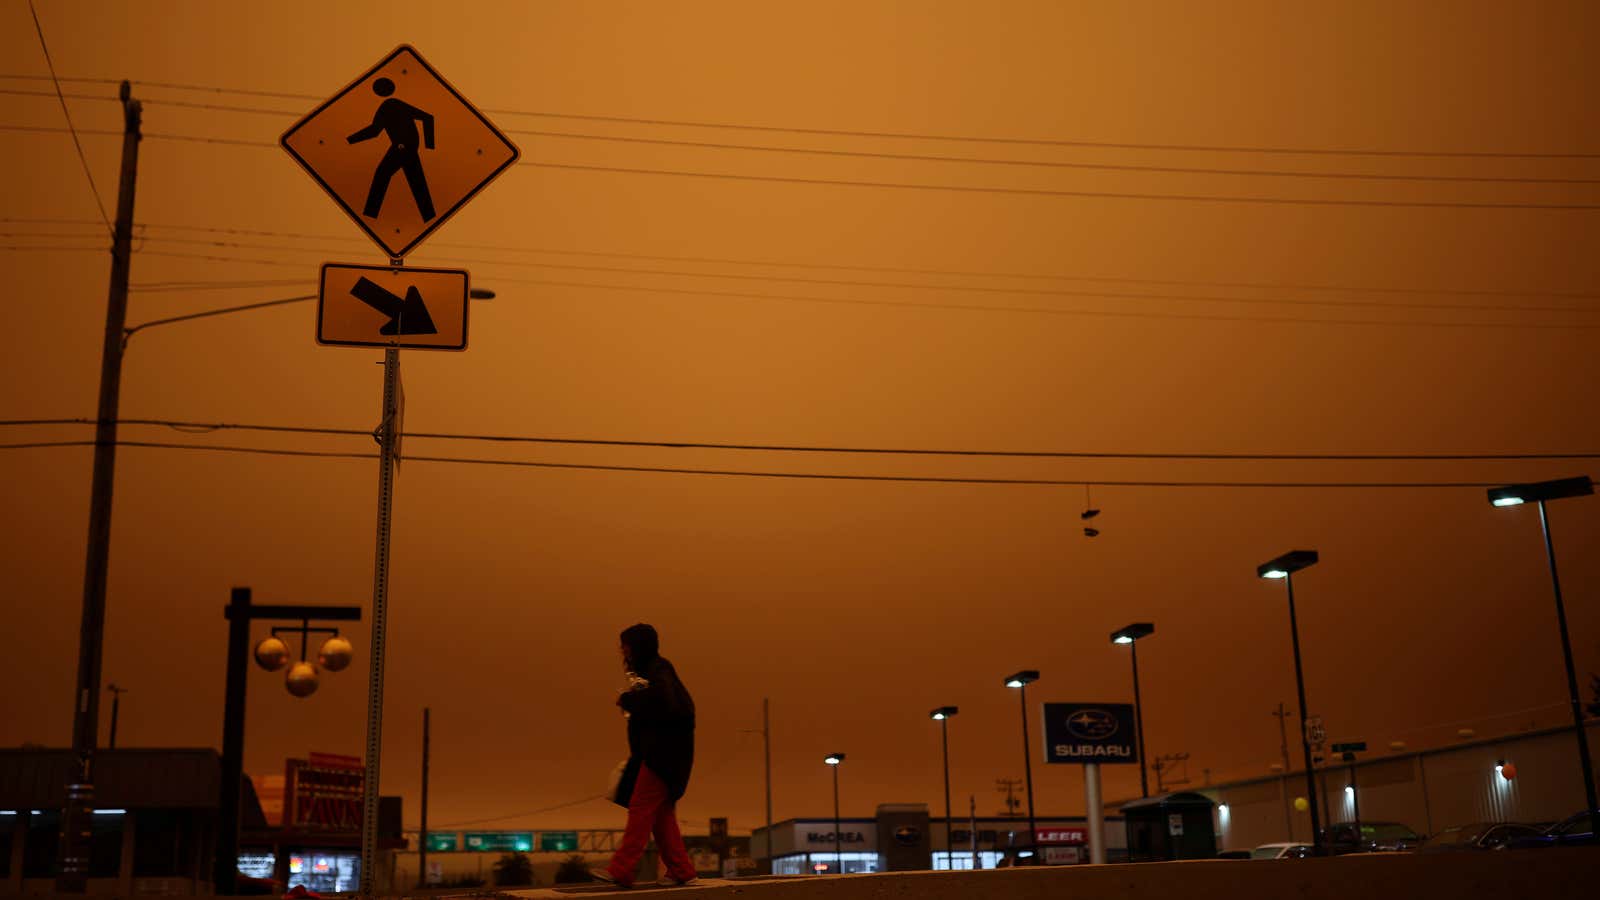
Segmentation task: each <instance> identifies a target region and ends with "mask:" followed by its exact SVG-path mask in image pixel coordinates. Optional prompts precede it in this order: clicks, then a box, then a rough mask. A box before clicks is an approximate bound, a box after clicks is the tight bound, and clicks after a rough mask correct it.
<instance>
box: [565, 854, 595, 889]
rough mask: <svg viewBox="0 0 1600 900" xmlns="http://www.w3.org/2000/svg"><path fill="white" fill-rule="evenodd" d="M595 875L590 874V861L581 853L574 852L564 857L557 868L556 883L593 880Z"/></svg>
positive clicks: (580, 882) (578, 882)
mask: <svg viewBox="0 0 1600 900" xmlns="http://www.w3.org/2000/svg"><path fill="white" fill-rule="evenodd" d="M593 880H594V876H593V875H590V874H589V863H588V861H587V860H585V859H584V858H583V856H582V855H581V854H578V853H574V854H572V855H571V856H569V857H567V858H566V859H563V860H562V861H561V865H560V866H559V867H557V868H556V884H582V883H583V882H585V881H593Z"/></svg>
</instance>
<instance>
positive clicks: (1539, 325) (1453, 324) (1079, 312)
mask: <svg viewBox="0 0 1600 900" xmlns="http://www.w3.org/2000/svg"><path fill="white" fill-rule="evenodd" d="M284 249H288V248H284ZM140 252H141V253H142V254H144V255H148V256H164V257H175V258H180V259H196V260H205V261H209V262H228V263H249V264H256V265H264V266H278V267H284V268H299V267H300V266H302V265H305V264H304V263H297V262H284V261H282V260H275V259H260V258H254V257H246V256H230V255H224V254H211V253H183V252H178V251H169V250H142V251H140ZM503 264H504V265H515V263H503ZM495 279H496V280H497V281H501V282H506V283H511V284H535V285H542V286H545V287H570V288H583V289H590V290H609V291H621V292H629V291H636V292H644V293H654V294H670V295H675V296H687V297H721V298H730V299H748V300H773V301H785V302H795V303H827V304H834V305H843V306H879V307H888V308H903V309H944V310H953V311H960V312H989V313H995V312H1005V313H1025V314H1032V315H1053V316H1080V317H1082V316H1087V317H1099V318H1124V319H1166V320H1180V321H1195V322H1262V323H1278V324H1298V325H1350V326H1373V327H1415V328H1477V329H1483V328H1490V329H1494V328H1499V329H1504V328H1531V329H1545V330H1556V331H1570V330H1577V331H1586V330H1592V329H1597V328H1600V324H1597V325H1587V324H1581V323H1577V324H1573V323H1549V322H1457V321H1418V320H1401V319H1330V318H1304V317H1296V316H1235V315H1224V314H1201V313H1175V312H1140V311H1132V310H1089V309H1061V308H1056V307H1039V306H1012V305H1007V306H996V305H983V304H976V303H936V302H931V301H919V300H864V299H859V298H843V297H816V296H805V295H796V294H767V293H758V292H744V291H710V290H688V289H679V288H665V287H648V286H640V285H623V284H595V283H590V282H581V281H558V280H554V279H543V278H515V277H511V276H501V275H497V276H495ZM1108 296H1110V297H1112V298H1115V297H1117V296H1124V295H1116V294H1112V295H1108ZM1226 302H1234V301H1233V300H1232V299H1231V298H1230V299H1229V300H1228V301H1226ZM1239 302H1260V301H1250V300H1242V301H1239ZM1482 308H1483V309H1485V310H1489V308H1488V307H1482ZM1491 311H1492V310H1491ZM1563 311H1567V310H1563ZM1571 311H1572V312H1585V310H1571Z"/></svg>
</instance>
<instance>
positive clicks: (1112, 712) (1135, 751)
mask: <svg viewBox="0 0 1600 900" xmlns="http://www.w3.org/2000/svg"><path fill="white" fill-rule="evenodd" d="M1044 758H1045V761H1046V762H1052V763H1137V762H1138V761H1139V736H1138V732H1137V731H1136V730H1135V727H1134V719H1133V705H1132V704H1129V703H1046V704H1045V705H1044Z"/></svg>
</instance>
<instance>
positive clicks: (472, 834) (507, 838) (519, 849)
mask: <svg viewBox="0 0 1600 900" xmlns="http://www.w3.org/2000/svg"><path fill="white" fill-rule="evenodd" d="M466 838H467V840H466V847H465V849H466V850H467V852H469V853H512V852H516V853H527V852H529V851H531V850H532V849H533V832H531V831H469V832H467V834H466Z"/></svg>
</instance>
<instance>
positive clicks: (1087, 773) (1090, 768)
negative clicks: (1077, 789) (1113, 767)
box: [1083, 763, 1106, 863]
mask: <svg viewBox="0 0 1600 900" xmlns="http://www.w3.org/2000/svg"><path fill="white" fill-rule="evenodd" d="M1083 799H1084V803H1086V804H1087V805H1088V807H1089V862H1091V863H1103V862H1105V861H1106V813H1105V808H1104V806H1103V804H1102V803H1101V801H1100V764H1099V763H1084V764H1083Z"/></svg>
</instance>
